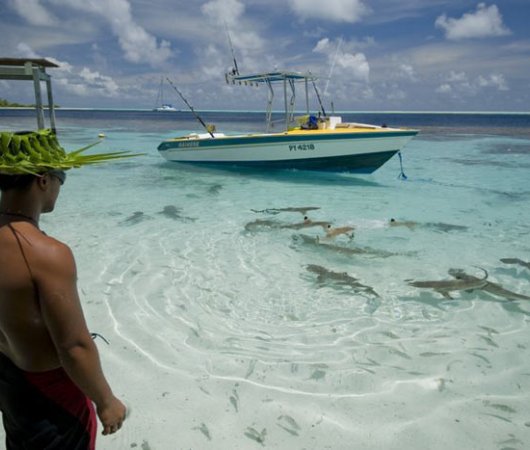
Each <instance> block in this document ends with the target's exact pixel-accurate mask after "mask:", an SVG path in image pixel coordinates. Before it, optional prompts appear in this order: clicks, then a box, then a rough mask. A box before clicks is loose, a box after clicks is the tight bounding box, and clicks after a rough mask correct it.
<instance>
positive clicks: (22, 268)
mask: <svg viewBox="0 0 530 450" xmlns="http://www.w3.org/2000/svg"><path fill="white" fill-rule="evenodd" d="M50 245H52V246H57V245H61V244H59V243H58V242H57V241H55V240H54V239H52V238H50V237H47V236H46V235H44V234H43V233H42V232H41V231H40V230H38V229H37V228H36V227H35V226H34V225H33V224H31V223H28V222H22V221H20V222H11V223H7V222H6V221H5V220H0V351H1V352H2V353H4V354H5V355H6V356H8V357H9V358H10V359H11V360H12V361H13V362H14V363H15V364H16V365H17V366H18V367H20V368H21V369H23V370H26V371H30V372H40V371H45V370H50V369H54V368H57V367H59V366H60V363H59V359H58V357H57V353H56V351H55V348H54V345H53V343H52V341H51V338H50V335H49V333H48V331H47V329H46V326H45V324H44V321H43V317H42V314H41V308H40V305H39V298H38V292H37V286H36V284H35V279H34V274H35V273H36V272H38V273H42V272H43V271H46V270H47V264H46V255H47V252H46V251H44V249H46V248H48V247H49V246H50ZM52 266H53V264H50V265H49V267H52ZM50 276H53V274H50Z"/></svg>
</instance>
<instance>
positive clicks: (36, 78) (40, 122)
mask: <svg viewBox="0 0 530 450" xmlns="http://www.w3.org/2000/svg"><path fill="white" fill-rule="evenodd" d="M33 87H34V88H35V102H36V103H35V109H36V112H37V127H38V129H39V130H42V129H43V128H44V112H43V110H42V95H41V90H40V70H39V68H38V67H34V68H33Z"/></svg>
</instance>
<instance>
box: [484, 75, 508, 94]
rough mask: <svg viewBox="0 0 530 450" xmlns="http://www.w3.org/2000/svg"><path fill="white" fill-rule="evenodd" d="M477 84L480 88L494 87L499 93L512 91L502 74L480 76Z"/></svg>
mask: <svg viewBox="0 0 530 450" xmlns="http://www.w3.org/2000/svg"><path fill="white" fill-rule="evenodd" d="M477 82H478V85H479V86H480V87H493V88H495V89H497V90H499V91H509V90H510V89H509V88H508V85H507V84H506V80H505V79H504V75H502V74H491V75H490V76H489V77H483V76H482V75H480V76H479V77H478V80H477Z"/></svg>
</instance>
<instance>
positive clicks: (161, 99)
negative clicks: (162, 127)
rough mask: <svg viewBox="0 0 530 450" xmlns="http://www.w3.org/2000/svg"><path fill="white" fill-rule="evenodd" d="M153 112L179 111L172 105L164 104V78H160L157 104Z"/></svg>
mask: <svg viewBox="0 0 530 450" xmlns="http://www.w3.org/2000/svg"><path fill="white" fill-rule="evenodd" d="M153 111H177V108H175V107H174V106H173V105H171V104H170V103H164V77H161V78H160V87H159V88H158V95H157V96H156V104H155V107H154V108H153Z"/></svg>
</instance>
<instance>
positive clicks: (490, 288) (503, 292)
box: [449, 269, 530, 300]
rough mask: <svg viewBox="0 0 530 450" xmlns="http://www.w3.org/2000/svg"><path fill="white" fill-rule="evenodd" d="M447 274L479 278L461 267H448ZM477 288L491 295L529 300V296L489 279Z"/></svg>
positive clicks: (476, 280)
mask: <svg viewBox="0 0 530 450" xmlns="http://www.w3.org/2000/svg"><path fill="white" fill-rule="evenodd" d="M449 275H451V276H452V277H455V278H456V279H457V280H464V281H468V282H478V281H480V280H479V278H476V277H474V276H473V275H468V274H467V273H465V272H464V271H463V270H462V269H449ZM477 289H480V290H481V291H486V292H489V293H490V294H493V295H498V296H499V297H504V298H506V299H508V300H530V297H529V296H527V295H523V294H518V293H516V292H512V291H509V290H508V289H504V288H503V287H502V286H501V285H500V284H497V283H492V282H491V281H487V282H486V283H485V284H484V286H482V287H480V288H477Z"/></svg>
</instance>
